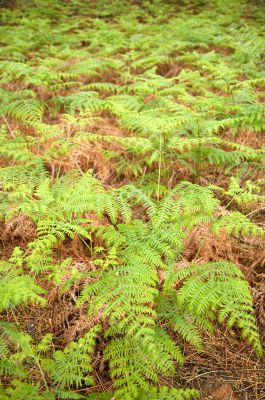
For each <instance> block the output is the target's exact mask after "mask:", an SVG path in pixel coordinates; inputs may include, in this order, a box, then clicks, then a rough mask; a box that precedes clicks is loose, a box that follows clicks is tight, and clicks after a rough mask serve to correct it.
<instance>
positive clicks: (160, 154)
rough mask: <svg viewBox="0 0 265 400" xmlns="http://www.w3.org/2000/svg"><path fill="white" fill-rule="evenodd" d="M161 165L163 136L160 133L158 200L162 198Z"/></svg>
mask: <svg viewBox="0 0 265 400" xmlns="http://www.w3.org/2000/svg"><path fill="white" fill-rule="evenodd" d="M161 165H162V134H161V133H160V140H159V165H158V180H157V200H158V201H159V197H160V181H161Z"/></svg>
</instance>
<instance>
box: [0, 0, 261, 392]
mask: <svg viewBox="0 0 265 400" xmlns="http://www.w3.org/2000/svg"><path fill="white" fill-rule="evenodd" d="M0 3H1V1H0ZM14 3H16V4H15V5H12V7H13V8H12V10H11V9H9V8H4V7H2V8H1V10H0V17H1V24H0V38H1V39H0V141H1V148H0V157H1V165H0V167H1V168H0V232H1V237H0V253H1V258H2V261H1V262H0V278H1V279H0V312H1V321H2V322H1V323H0V354H1V355H0V375H1V377H3V378H4V379H3V380H2V384H1V386H0V397H1V399H2V398H3V400H5V399H11V400H13V399H14V400H15V399H21V400H22V399H29V400H31V399H32V400H33V399H34V400H35V399H37V400H55V399H81V398H87V399H111V398H115V399H117V400H130V399H132V400H133V399H135V400H140V399H150V400H151V399H157V400H165V399H176V400H177V399H179V400H182V399H195V398H198V397H199V394H198V392H197V391H196V390H193V389H189V388H178V386H179V385H178V379H177V375H178V371H179V369H180V368H181V366H182V364H183V363H184V362H185V359H184V355H183V351H182V349H183V346H184V344H185V342H187V343H189V344H190V345H191V346H193V347H194V349H195V351H197V352H200V351H202V349H203V342H204V333H205V332H207V333H208V334H214V329H215V327H216V325H217V324H219V325H220V324H221V325H222V326H223V327H224V326H225V327H226V328H227V334H228V333H229V331H230V330H233V329H234V330H235V331H236V332H240V333H241V336H242V340H245V341H246V342H247V343H248V344H249V345H250V346H252V348H253V349H254V350H255V353H256V354H257V356H261V354H262V347H261V344H260V340H259V335H258V328H257V325H256V321H255V317H254V313H253V305H252V297H251V292H250V288H249V285H248V282H247V280H246V278H245V276H244V274H243V273H242V271H241V270H240V268H239V267H238V266H237V265H235V264H234V263H231V262H230V261H229V260H219V259H217V260H216V259H213V260H212V259H211V261H209V262H204V263H202V262H200V260H199V259H197V256H195V260H190V261H189V262H188V261H187V260H186V255H185V250H186V243H187V239H188V238H189V235H190V233H191V232H192V230H193V229H194V228H197V227H201V226H203V227H205V228H206V229H208V231H209V230H212V232H214V233H215V234H216V235H219V234H220V232H222V231H225V232H226V234H227V235H232V236H233V237H234V239H233V240H238V241H239V240H240V241H244V239H245V238H246V237H248V236H252V237H253V238H255V237H256V236H259V237H260V238H262V237H264V228H263V226H262V224H261V223H260V219H259V218H256V214H259V213H260V212H262V210H263V209H264V199H265V193H264V179H260V176H263V175H262V174H263V172H264V147H262V134H263V131H264V129H265V114H264V85H265V76H264V71H263V64H264V60H263V58H262V57H263V49H264V31H263V30H262V29H260V25H261V24H262V23H263V22H264V16H262V15H261V8H262V7H259V5H258V4H257V5H256V4H254V3H253V4H250V2H247V1H245V0H242V1H241V0H240V1H234V2H232V3H231V2H230V3H229V2H227V1H219V0H214V1H213V2H208V1H196V0H194V1H192V2H188V1H186V0H184V1H182V2H174V1H170V2H163V1H160V0H155V1H152V2H149V1H143V2H137V1H135V2H132V1H127V0H122V1H120V0H114V1H111V2H106V1H104V0H99V1H97V2H93V1H88V2H84V1H81V0H72V1H63V0H56V1H51V0H34V1H30V0H29V1H22V0H17V1H15V2H14ZM140 3H141V4H140ZM228 3H229V4H228ZM250 14H251V18H248V16H249V15H250ZM253 208H254V210H253ZM258 216H259V215H258ZM27 224H30V227H31V228H30V232H28V231H27ZM208 231H207V232H208ZM212 232H211V234H212ZM235 238H236V239H235ZM204 239H205V238H203V237H202V238H201V240H200V244H199V246H198V249H196V248H195V249H194V250H195V253H196V251H197V254H199V252H200V249H201V246H203V243H204ZM18 246H20V247H18ZM11 247H12V250H13V251H12V254H11V252H10V249H11ZM195 253H194V254H195ZM10 254H11V256H10ZM80 260H81V261H80ZM183 260H185V263H182V261H183ZM80 264H81V266H80ZM176 266H181V267H178V268H177V267H176ZM42 287H45V288H51V287H52V288H54V289H55V291H56V296H57V299H58V301H62V302H63V304H64V305H65V307H66V308H67V306H68V303H67V302H68V301H69V302H71V303H74V304H75V306H76V308H77V309H76V314H80V317H84V315H85V314H86V313H87V314H88V318H89V321H90V322H91V323H90V325H89V328H86V327H85V328H84V329H85V331H82V330H81V331H80V332H79V331H78V329H77V330H76V333H75V335H76V337H72V340H70V341H69V343H67V344H65V342H64V340H62V335H61V333H59V334H58V336H57V337H53V335H52V334H51V333H50V332H49V329H50V325H49V324H48V322H47V324H45V327H44V328H42V331H41V332H39V333H38V335H37V336H36V337H35V336H34V333H30V331H28V332H27V331H26V330H27V328H26V327H25V324H26V323H24V321H22V319H23V318H24V316H25V318H27V313H28V310H29V309H30V307H34V310H35V307H38V313H39V315H41V314H42V311H44V315H46V314H45V311H46V310H45V306H46V305H47V303H48V307H53V304H52V302H51V300H50V297H52V296H50V293H47V291H45V290H44V289H42ZM49 291H50V289H48V292H49ZM50 302H51V303H50ZM74 318H75V317H73V320H71V318H70V320H69V321H68V320H67V323H68V324H70V327H72V326H73V325H72V324H74V326H75V319H74ZM10 321H13V323H10ZM76 326H77V325H76ZM99 359H100V363H101V366H102V365H103V369H104V374H105V377H106V376H107V379H108V380H111V387H109V389H108V390H109V391H108V392H102V393H89V394H85V393H86V392H87V390H90V391H93V390H95V388H99V385H98V381H97V380H98V373H100V372H99V371H98V361H99ZM165 382H167V385H168V386H161V385H162V383H163V384H164V383H165ZM169 382H170V383H169ZM92 386H94V387H93V388H91V387H92ZM100 387H102V385H100ZM99 390H100V389H99ZM81 393H82V394H81ZM113 396H114V397H113Z"/></svg>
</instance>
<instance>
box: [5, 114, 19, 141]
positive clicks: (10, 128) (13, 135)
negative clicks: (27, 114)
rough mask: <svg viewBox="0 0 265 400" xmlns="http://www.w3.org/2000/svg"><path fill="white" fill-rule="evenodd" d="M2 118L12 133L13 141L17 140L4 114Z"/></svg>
mask: <svg viewBox="0 0 265 400" xmlns="http://www.w3.org/2000/svg"><path fill="white" fill-rule="evenodd" d="M2 118H3V120H4V123H5V124H6V126H7V129H8V131H9V133H10V136H11V137H12V138H13V139H16V136H15V135H14V132H13V131H12V129H11V126H10V125H9V123H8V120H7V119H6V117H5V116H4V114H2Z"/></svg>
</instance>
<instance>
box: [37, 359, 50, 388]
mask: <svg viewBox="0 0 265 400" xmlns="http://www.w3.org/2000/svg"><path fill="white" fill-rule="evenodd" d="M34 360H35V362H36V365H37V367H38V369H39V371H40V374H41V377H42V380H43V384H44V386H45V389H46V390H47V391H49V386H48V383H47V381H46V378H45V375H44V372H43V369H42V368H41V365H40V362H39V359H38V358H34Z"/></svg>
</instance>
